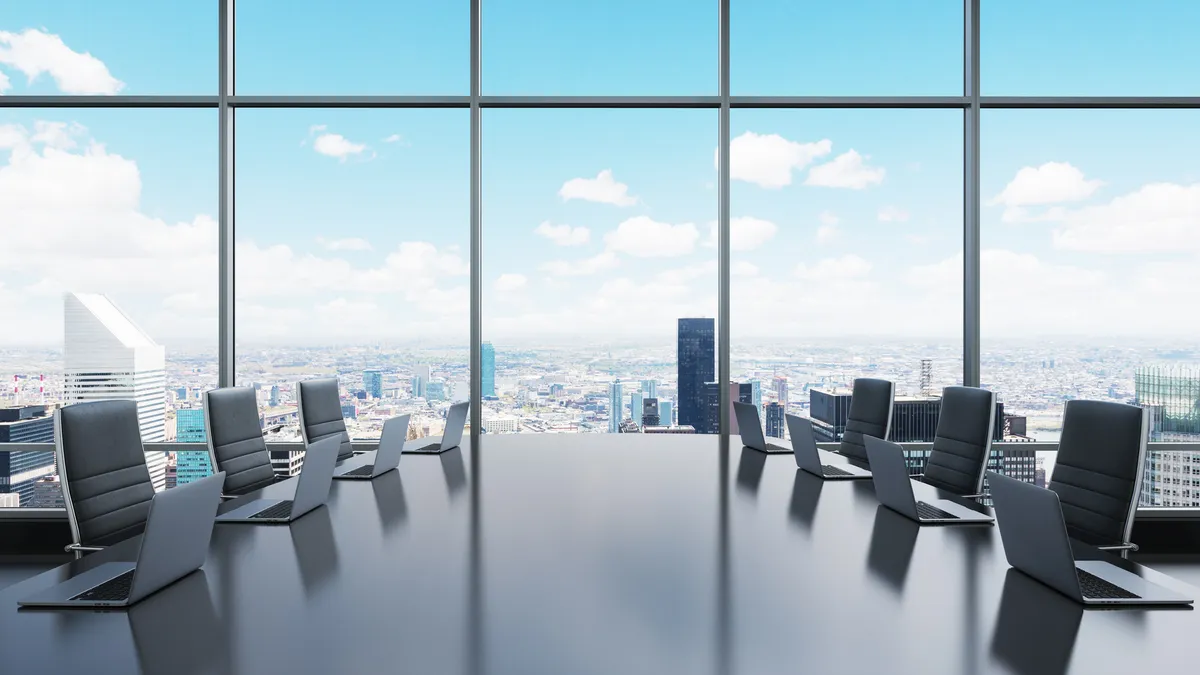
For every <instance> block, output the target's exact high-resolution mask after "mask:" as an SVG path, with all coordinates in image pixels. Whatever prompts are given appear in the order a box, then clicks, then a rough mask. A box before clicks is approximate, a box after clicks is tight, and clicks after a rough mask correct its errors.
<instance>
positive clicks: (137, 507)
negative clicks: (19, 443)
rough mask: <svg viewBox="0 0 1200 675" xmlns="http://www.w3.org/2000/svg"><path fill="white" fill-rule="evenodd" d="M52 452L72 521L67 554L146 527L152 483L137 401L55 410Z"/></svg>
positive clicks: (100, 545)
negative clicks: (139, 423) (143, 446)
mask: <svg viewBox="0 0 1200 675" xmlns="http://www.w3.org/2000/svg"><path fill="white" fill-rule="evenodd" d="M54 452H55V458H56V460H57V462H58V473H59V483H60V484H61V486H62V493H63V501H64V502H65V503H66V508H67V520H68V522H69V523H70V525H71V539H72V542H71V544H69V545H68V546H67V547H66V549H65V550H66V551H67V552H68V553H70V552H74V553H76V554H79V553H80V552H85V551H100V550H103V549H104V548H105V547H106V546H110V545H112V544H115V543H117V542H118V541H121V540H122V539H126V538H128V537H131V536H133V535H136V534H139V533H140V532H141V531H142V529H143V528H144V527H145V525H146V517H147V516H148V515H149V514H150V500H151V499H153V498H154V484H153V483H152V482H151V481H150V470H149V469H148V468H147V467H146V454H145V451H144V449H143V448H142V434H141V430H140V429H139V427H138V407H137V403H136V402H134V401H95V402H91V403H77V404H75V405H70V406H67V407H65V408H60V409H58V410H56V411H55V412H54Z"/></svg>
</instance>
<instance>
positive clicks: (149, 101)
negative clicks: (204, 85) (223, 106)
mask: <svg viewBox="0 0 1200 675" xmlns="http://www.w3.org/2000/svg"><path fill="white" fill-rule="evenodd" d="M219 105H220V97H219V96H62V95H57V94H55V95H50V96H0V108H216V107H218V106H219Z"/></svg>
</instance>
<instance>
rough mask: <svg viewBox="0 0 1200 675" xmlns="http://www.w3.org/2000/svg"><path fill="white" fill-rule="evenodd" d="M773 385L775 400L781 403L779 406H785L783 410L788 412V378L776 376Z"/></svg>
mask: <svg viewBox="0 0 1200 675" xmlns="http://www.w3.org/2000/svg"><path fill="white" fill-rule="evenodd" d="M772 385H773V387H774V389H775V400H776V401H777V402H778V403H779V405H781V406H783V409H784V410H785V411H786V410H787V406H788V381H787V378H786V377H784V376H782V375H776V376H775V380H774V382H772Z"/></svg>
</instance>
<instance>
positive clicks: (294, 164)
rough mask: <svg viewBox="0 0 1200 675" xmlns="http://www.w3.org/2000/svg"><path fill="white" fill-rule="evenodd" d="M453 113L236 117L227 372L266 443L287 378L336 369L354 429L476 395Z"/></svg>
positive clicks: (432, 416) (288, 422) (281, 413)
mask: <svg viewBox="0 0 1200 675" xmlns="http://www.w3.org/2000/svg"><path fill="white" fill-rule="evenodd" d="M469 140H470V131H469V126H468V119H467V113H466V111H463V110H387V111H358V110H327V109H304V110H242V111H239V112H238V113H237V172H236V176H237V185H236V189H237V192H238V195H239V197H238V199H237V213H236V214H235V215H236V232H237V237H236V238H237V247H236V252H235V261H236V263H235V264H236V281H237V305H236V312H237V313H236V321H237V333H236V334H237V339H238V342H237V353H238V360H237V379H238V384H241V385H246V386H251V385H252V386H254V387H256V388H257V389H258V399H259V403H260V406H261V408H262V412H263V415H264V420H263V426H264V428H267V429H274V428H276V427H278V426H279V425H283V426H282V428H281V429H280V430H279V431H278V432H276V433H273V434H272V435H271V436H270V438H271V439H272V440H281V441H283V440H299V438H300V431H299V425H298V420H297V415H296V392H295V387H296V383H297V382H298V381H300V380H304V379H309V378H314V377H328V376H336V377H338V379H339V383H340V385H341V392H340V393H341V400H342V408H343V416H344V417H345V418H346V421H347V425H348V428H349V431H350V434H351V437H352V438H378V437H379V434H380V431H381V430H382V427H383V422H384V421H385V420H386V419H387V418H389V417H392V416H395V415H400V414H405V413H411V414H412V415H413V417H412V420H411V423H412V425H413V428H414V429H415V430H416V431H415V433H419V434H421V435H425V434H429V433H432V434H439V433H441V431H440V429H441V427H440V425H441V424H442V423H443V422H442V421H443V420H444V417H445V410H446V408H447V407H448V406H449V405H450V404H451V403H452V402H455V401H462V400H467V398H468V397H469V395H470V372H469V370H470V368H469V361H470V359H469V358H468V355H469V353H470V351H469V343H470V332H469V314H468V311H469V303H470V293H469V285H468V284H469V279H470V275H469V252H468V251H469V248H468V234H469V222H470V221H469V217H470V215H469V210H468V209H469V195H468V193H469V190H468V184H469V178H470V173H469V162H470V152H469Z"/></svg>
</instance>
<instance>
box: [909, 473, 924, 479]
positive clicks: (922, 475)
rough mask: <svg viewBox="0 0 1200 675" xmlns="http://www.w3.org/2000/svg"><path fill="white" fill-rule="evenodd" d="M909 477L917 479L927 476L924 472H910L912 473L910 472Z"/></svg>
mask: <svg viewBox="0 0 1200 675" xmlns="http://www.w3.org/2000/svg"><path fill="white" fill-rule="evenodd" d="M908 477H909V478H915V479H916V480H921V479H922V478H924V477H925V474H923V473H910V474H908Z"/></svg>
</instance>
